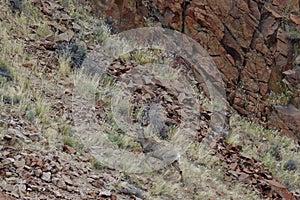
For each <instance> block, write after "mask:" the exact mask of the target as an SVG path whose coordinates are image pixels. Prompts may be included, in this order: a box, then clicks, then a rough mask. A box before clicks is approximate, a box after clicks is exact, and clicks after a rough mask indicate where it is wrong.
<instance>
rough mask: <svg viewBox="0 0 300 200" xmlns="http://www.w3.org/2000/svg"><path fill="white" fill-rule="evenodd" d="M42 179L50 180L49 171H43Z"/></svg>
mask: <svg viewBox="0 0 300 200" xmlns="http://www.w3.org/2000/svg"><path fill="white" fill-rule="evenodd" d="M42 180H44V181H46V182H50V181H51V173H50V172H43V174H42Z"/></svg>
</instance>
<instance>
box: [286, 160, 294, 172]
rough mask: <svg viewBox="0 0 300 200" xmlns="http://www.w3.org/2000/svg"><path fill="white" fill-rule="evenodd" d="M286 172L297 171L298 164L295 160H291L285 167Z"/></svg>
mask: <svg viewBox="0 0 300 200" xmlns="http://www.w3.org/2000/svg"><path fill="white" fill-rule="evenodd" d="M283 169H284V170H288V171H293V170H297V163H296V161H295V160H293V159H290V160H288V161H287V162H286V163H285V164H284V165H283Z"/></svg>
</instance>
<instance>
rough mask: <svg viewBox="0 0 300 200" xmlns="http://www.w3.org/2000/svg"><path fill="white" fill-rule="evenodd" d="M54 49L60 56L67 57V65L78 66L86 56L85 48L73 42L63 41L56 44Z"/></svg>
mask: <svg viewBox="0 0 300 200" xmlns="http://www.w3.org/2000/svg"><path fill="white" fill-rule="evenodd" d="M55 50H56V51H57V52H58V54H59V55H60V57H62V58H69V65H70V66H69V67H71V68H72V69H73V68H79V67H80V66H81V64H82V63H83V60H84V59H85V57H86V53H87V52H86V48H85V47H84V46H81V45H78V44H76V43H75V42H70V43H67V42H63V43H61V44H57V45H56V47H55Z"/></svg>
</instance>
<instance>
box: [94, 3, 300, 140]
mask: <svg viewBox="0 0 300 200" xmlns="http://www.w3.org/2000/svg"><path fill="white" fill-rule="evenodd" d="M97 2H98V3H97V4H96V5H94V7H93V8H94V9H93V10H94V13H97V12H96V11H97V10H99V8H100V10H101V9H102V10H104V11H105V12H106V14H107V15H109V16H111V17H112V18H113V19H115V28H116V29H117V30H119V31H123V30H128V29H131V28H134V27H141V26H147V25H151V26H153V25H154V26H162V27H165V28H171V29H174V30H177V31H179V32H182V33H184V34H187V35H188V36H190V37H192V38H194V39H195V40H196V41H198V42H199V43H200V44H201V45H202V46H203V47H204V48H205V49H206V50H207V51H208V53H209V55H210V56H212V58H213V60H214V62H215V63H216V65H217V67H218V69H219V70H220V71H221V72H222V74H223V80H224V81H225V82H226V87H227V99H228V101H229V103H230V105H231V106H232V107H233V108H234V109H235V110H237V111H238V112H239V113H240V114H241V115H243V116H246V117H248V118H250V119H251V120H252V121H255V122H259V123H261V124H263V125H265V127H268V128H275V129H279V130H280V133H281V134H284V135H289V136H293V137H296V138H298V139H299V138H300V135H299V131H298V130H299V128H300V126H299V125H300V124H299V121H300V120H299V119H300V114H299V108H300V97H299V95H300V92H299V90H300V89H299V82H300V79H299V62H300V60H299V59H300V57H299V41H300V35H299V31H300V13H299V1H297V0H282V1H278V0H273V1H258V0H251V1H229V0H228V1H223V0H220V1H215V0H208V1H202V0H199V1H198V0H195V1H190V0H179V1H159V0H155V1H147V0H145V1H136V0H128V1H117V0H116V1H105V2H106V3H105V4H103V3H100V2H102V1H97ZM288 104H289V107H288V108H287V107H286V106H285V105H288Z"/></svg>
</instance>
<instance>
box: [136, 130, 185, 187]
mask: <svg viewBox="0 0 300 200" xmlns="http://www.w3.org/2000/svg"><path fill="white" fill-rule="evenodd" d="M137 134H138V137H137V142H139V143H140V145H141V146H142V149H143V153H144V154H145V155H146V159H147V158H149V157H153V158H156V159H159V160H161V161H163V162H164V163H165V164H166V165H171V166H172V167H174V168H175V169H176V170H177V171H178V172H179V174H180V181H181V182H182V183H183V175H182V171H181V169H180V167H179V159H180V155H179V153H178V152H176V151H174V150H172V149H170V148H168V147H166V146H164V145H162V144H160V143H158V142H157V141H155V140H153V139H150V138H147V137H146V136H145V134H144V130H143V129H138V133H137Z"/></svg>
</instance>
